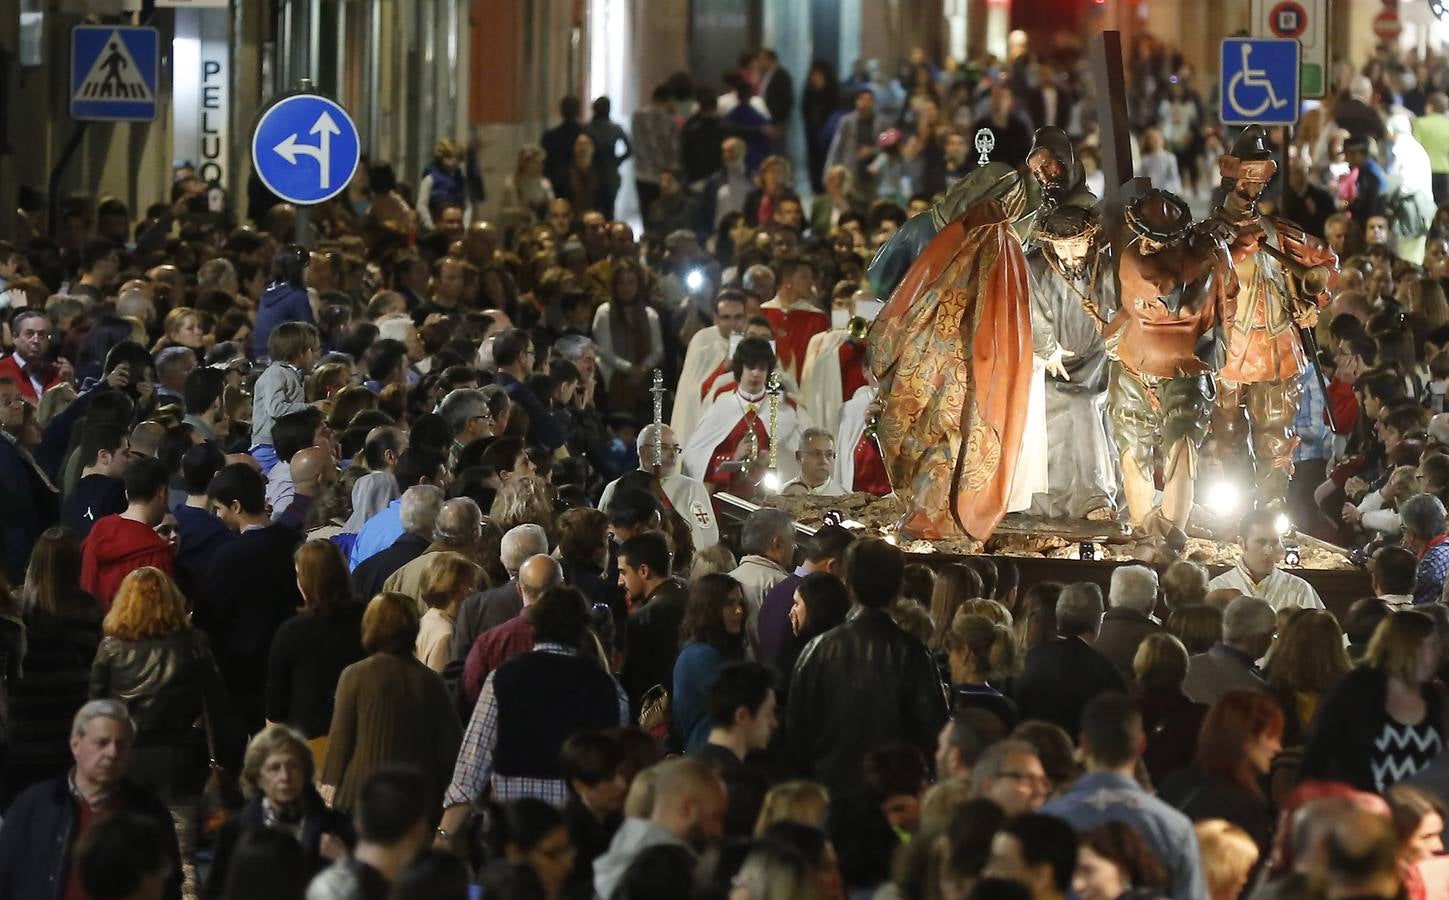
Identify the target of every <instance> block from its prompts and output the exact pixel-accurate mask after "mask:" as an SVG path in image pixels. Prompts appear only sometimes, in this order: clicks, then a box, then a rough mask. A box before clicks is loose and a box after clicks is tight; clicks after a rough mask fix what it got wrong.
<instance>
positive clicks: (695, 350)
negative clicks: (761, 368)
mask: <svg viewBox="0 0 1449 900" xmlns="http://www.w3.org/2000/svg"><path fill="white" fill-rule="evenodd" d="M729 352H730V340H729V338H727V337H725V336H724V335H722V334H720V333H719V328H717V327H715V326H713V325H711V326H710V327H708V328H701V329H700V330H699V331H697V332H695V334H694V337H692V338H690V339H689V349H688V350H686V351H685V352H684V366H683V368H682V369H681V370H680V373H679V387H678V390H676V391H675V392H674V413H673V415H671V416H670V418H669V427H671V428H673V429H674V433H675V434H676V435H681V434H689V433H690V432H692V431H693V430H694V426H695V423H696V422H698V421H699V417H700V416H702V415H704V408H705V407H706V406H707V405H708V404H706V403H705V402H704V399H703V398H702V397H701V396H700V391H701V389H702V388H703V387H704V381H705V379H706V378H708V377H709V376H710V373H712V372H714V370H715V369H718V368H719V364H720V363H722V362H724V361H725V358H726V357H727V356H728V355H729Z"/></svg>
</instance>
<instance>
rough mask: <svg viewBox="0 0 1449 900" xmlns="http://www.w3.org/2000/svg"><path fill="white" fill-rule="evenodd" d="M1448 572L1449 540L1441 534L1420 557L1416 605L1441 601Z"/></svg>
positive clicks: (1415, 582)
mask: <svg viewBox="0 0 1449 900" xmlns="http://www.w3.org/2000/svg"><path fill="white" fill-rule="evenodd" d="M1446 573H1449V541H1446V539H1445V538H1444V536H1443V535H1440V536H1439V537H1438V538H1436V539H1435V540H1434V541H1432V542H1431V543H1430V544H1429V546H1428V547H1426V548H1424V553H1423V555H1422V556H1420V557H1419V570H1418V577H1417V578H1416V579H1415V581H1414V603H1415V605H1420V604H1426V603H1438V602H1439V596H1440V594H1442V593H1443V592H1444V576H1445V574H1446Z"/></svg>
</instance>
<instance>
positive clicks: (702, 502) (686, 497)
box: [599, 470, 719, 550]
mask: <svg viewBox="0 0 1449 900" xmlns="http://www.w3.org/2000/svg"><path fill="white" fill-rule="evenodd" d="M645 471H648V470H645ZM659 483H660V486H662V487H663V488H664V496H666V497H668V498H669V505H670V506H672V507H674V511H675V512H677V513H679V514H680V515H681V516H683V517H684V521H686V522H688V523H689V530H690V533H691V534H692V535H693V537H694V549H696V550H703V549H704V548H705V547H713V546H714V545H715V544H718V543H719V522H717V521H715V517H714V505H713V504H712V503H711V502H710V499H709V490H708V489H706V488H705V486H704V482H702V481H700V480H699V479H697V478H689V477H687V476H684V475H679V474H677V473H676V474H674V475H665V476H664V477H663V478H661V479H660V480H659ZM618 484H619V479H617V478H615V479H614V480H613V481H611V482H609V483H608V485H607V486H605V487H604V493H603V494H602V495H601V496H600V497H599V509H606V508H607V507H608V505H609V498H610V497H612V496H614V488H615V487H617V486H618Z"/></svg>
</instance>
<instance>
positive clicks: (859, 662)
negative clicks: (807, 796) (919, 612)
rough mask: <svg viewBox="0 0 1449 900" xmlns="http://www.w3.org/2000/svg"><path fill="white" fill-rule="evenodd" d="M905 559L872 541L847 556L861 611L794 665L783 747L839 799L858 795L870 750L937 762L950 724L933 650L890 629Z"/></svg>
mask: <svg viewBox="0 0 1449 900" xmlns="http://www.w3.org/2000/svg"><path fill="white" fill-rule="evenodd" d="M905 565H906V560H905V554H904V553H902V552H901V550H900V549H899V548H897V547H893V546H891V545H890V544H887V543H886V542H885V541H881V540H876V539H874V538H865V539H862V540H859V541H856V542H855V543H853V544H852V545H851V546H850V549H849V550H848V551H847V552H846V555H845V584H846V587H847V588H849V590H850V598H851V600H853V601H854V602H855V603H856V604H857V605H858V606H859V609H858V610H857V612H856V613H855V615H854V616H852V617H851V618H850V619H849V620H847V621H846V622H845V624H843V625H841V626H839V627H837V628H832V629H831V630H830V631H827V632H825V633H824V634H822V635H820V636H819V637H817V638H815V639H814V640H813V641H811V642H810V643H809V644H807V645H806V647H805V650H804V651H803V652H802V653H801V654H800V659H799V661H798V662H797V663H796V664H795V674H794V678H793V679H792V682H791V686H790V701H789V709H788V710H787V711H786V722H787V723H788V724H787V728H786V740H787V742H788V747H789V753H790V757H791V759H792V760H793V762H794V765H795V767H796V768H797V769H798V770H799V771H800V773H801V774H802V775H804V776H806V777H810V778H814V779H815V780H816V781H819V782H821V783H822V784H824V785H825V786H826V787H827V788H829V789H830V790H831V791H832V792H834V791H837V790H844V789H848V788H850V787H852V786H857V785H859V783H860V779H861V761H862V760H863V759H864V758H865V756H866V754H868V753H870V752H871V751H872V750H875V749H878V748H880V747H884V746H886V745H888V744H893V743H901V742H904V743H907V744H910V745H912V746H914V747H917V748H919V749H920V751H921V753H922V754H924V755H925V756H926V757H927V758H930V757H931V756H932V755H933V754H934V752H935V749H936V738H937V736H938V735H939V734H940V732H941V726H942V725H944V724H945V723H946V695H945V693H944V692H943V691H942V690H941V679H940V676H939V675H938V674H937V672H936V665H935V663H934V661H932V659H931V654H930V652H929V651H928V650H927V649H926V645H925V644H922V643H921V642H920V641H918V640H916V639H915V638H913V637H911V636H910V635H908V634H906V633H905V632H904V631H902V630H901V629H899V628H897V627H896V624H895V623H894V622H893V621H891V617H890V615H889V614H888V613H887V612H886V610H888V609H890V607H891V605H892V604H893V603H894V602H895V600H896V598H897V597H899V596H900V594H901V578H902V574H903V573H904V571H905Z"/></svg>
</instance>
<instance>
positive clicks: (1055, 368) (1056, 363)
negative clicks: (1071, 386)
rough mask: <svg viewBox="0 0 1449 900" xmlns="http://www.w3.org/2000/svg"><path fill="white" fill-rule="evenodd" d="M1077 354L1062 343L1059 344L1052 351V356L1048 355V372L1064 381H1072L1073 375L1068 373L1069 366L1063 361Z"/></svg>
mask: <svg viewBox="0 0 1449 900" xmlns="http://www.w3.org/2000/svg"><path fill="white" fill-rule="evenodd" d="M1076 355H1077V354H1075V353H1073V352H1072V351H1070V350H1066V349H1064V348H1063V347H1062V345H1061V344H1057V346H1056V349H1054V350H1053V351H1052V354H1051V356H1048V357H1047V360H1046V370H1047V374H1049V375H1052V376H1054V377H1056V378H1060V379H1061V380H1062V381H1071V380H1072V376H1070V375H1068V374H1067V367H1066V366H1065V365H1063V361H1064V360H1065V359H1066V358H1067V357H1069V356H1076Z"/></svg>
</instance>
